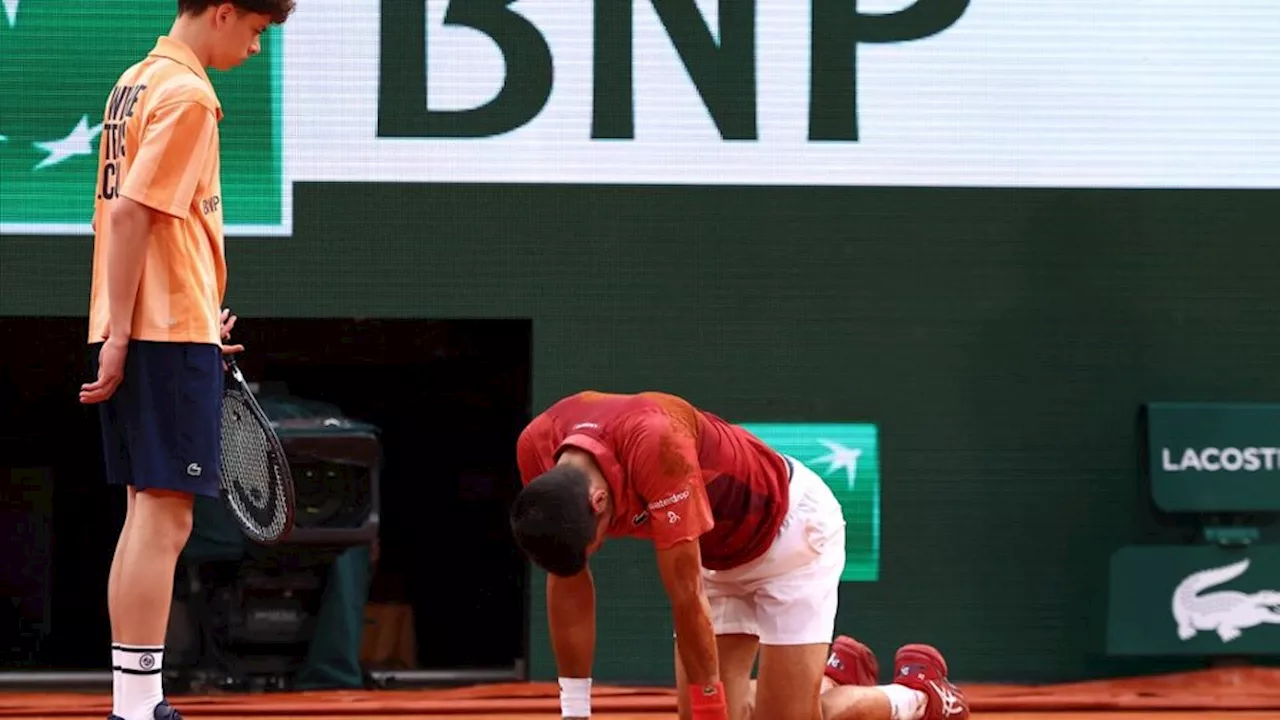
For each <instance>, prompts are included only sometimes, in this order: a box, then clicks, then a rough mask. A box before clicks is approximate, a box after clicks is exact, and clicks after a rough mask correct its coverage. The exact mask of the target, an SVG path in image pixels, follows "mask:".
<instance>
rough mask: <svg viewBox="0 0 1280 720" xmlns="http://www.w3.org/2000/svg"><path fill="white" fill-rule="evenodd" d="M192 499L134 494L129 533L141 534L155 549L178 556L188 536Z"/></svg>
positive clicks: (166, 494) (156, 493) (180, 495)
mask: <svg viewBox="0 0 1280 720" xmlns="http://www.w3.org/2000/svg"><path fill="white" fill-rule="evenodd" d="M193 503H194V498H193V497H192V496H191V495H188V494H185V493H176V492H169V491H155V490H147V491H145V492H140V493H138V497H137V500H136V506H135V511H134V517H133V518H132V524H133V528H132V529H131V530H130V532H131V533H141V534H142V535H143V536H144V537H145V540H143V542H146V543H149V544H151V545H152V546H153V547H156V548H157V549H161V548H163V549H167V550H169V551H171V552H174V553H178V552H181V551H182V547H183V546H184V545H186V544H187V538H188V537H190V536H191V523H192V508H193Z"/></svg>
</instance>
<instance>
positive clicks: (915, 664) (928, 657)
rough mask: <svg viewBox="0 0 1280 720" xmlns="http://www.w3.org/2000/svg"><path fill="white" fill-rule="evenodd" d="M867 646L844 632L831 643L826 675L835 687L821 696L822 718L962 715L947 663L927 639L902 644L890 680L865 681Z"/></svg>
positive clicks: (932, 719)
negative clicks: (863, 669)
mask: <svg viewBox="0 0 1280 720" xmlns="http://www.w3.org/2000/svg"><path fill="white" fill-rule="evenodd" d="M869 652H870V651H868V650H866V647H865V646H864V645H862V644H861V643H858V642H856V641H854V640H852V639H850V638H847V637H840V638H837V639H836V642H835V643H834V644H833V646H832V650H831V659H830V661H828V664H827V665H828V667H827V678H828V679H829V680H831V681H833V682H834V683H836V684H837V687H835V688H834V689H832V690H830V691H828V692H826V693H824V694H823V696H822V709H823V720H967V718H968V717H969V705H968V702H967V701H966V700H965V697H964V694H963V693H961V692H960V690H959V689H958V688H956V687H955V685H953V684H951V681H950V680H949V679H948V678H947V672H948V671H947V663H946V660H944V659H943V657H942V654H941V653H939V652H938V651H937V649H935V648H933V647H931V646H929V645H906V646H903V647H902V648H900V649H899V650H898V652H897V654H896V656H895V658H894V672H893V676H894V682H893V683H892V684H890V685H880V686H876V687H865V685H867V684H870V683H869V682H868V680H867V679H866V676H865V673H858V672H856V671H855V670H854V669H855V668H857V667H858V666H859V665H862V664H864V660H862V659H861V657H860V656H861V655H863V654H864V653H869Z"/></svg>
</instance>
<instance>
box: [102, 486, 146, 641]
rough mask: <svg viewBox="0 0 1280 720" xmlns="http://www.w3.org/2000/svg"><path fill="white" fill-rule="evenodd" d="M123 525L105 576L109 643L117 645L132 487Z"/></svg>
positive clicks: (131, 516)
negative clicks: (117, 622)
mask: <svg viewBox="0 0 1280 720" xmlns="http://www.w3.org/2000/svg"><path fill="white" fill-rule="evenodd" d="M126 493H127V494H126V496H125V511H124V525H122V526H121V528H120V536H119V537H118V538H116V550H115V554H114V555H112V556H111V573H110V574H109V575H108V576H107V616H108V617H109V618H110V619H111V625H112V633H111V642H113V643H117V642H119V641H120V638H118V637H116V635H115V630H114V628H115V623H116V620H115V617H116V607H117V606H118V605H119V600H118V599H117V598H118V597H119V594H120V567H121V565H123V562H122V561H123V559H124V554H125V547H126V546H127V545H128V544H129V529H130V527H131V526H132V525H131V523H130V522H129V521H130V520H131V519H132V518H133V512H134V511H133V506H134V501H135V500H134V499H135V498H136V497H137V494H138V491H137V490H136V489H134V488H133V487H132V486H129V487H128V488H126Z"/></svg>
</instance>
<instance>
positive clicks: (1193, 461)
mask: <svg viewBox="0 0 1280 720" xmlns="http://www.w3.org/2000/svg"><path fill="white" fill-rule="evenodd" d="M1188 468H1191V469H1193V470H1201V469H1203V468H1201V467H1200V457H1199V456H1198V455H1196V451H1195V450H1192V449H1191V448H1187V451H1186V452H1184V453H1182V469H1183V470H1186V469H1188Z"/></svg>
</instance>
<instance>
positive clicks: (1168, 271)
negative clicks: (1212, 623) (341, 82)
mask: <svg viewBox="0 0 1280 720" xmlns="http://www.w3.org/2000/svg"><path fill="white" fill-rule="evenodd" d="M1273 201H1274V198H1273V197H1272V198H1270V199H1269V198H1268V195H1267V194H1266V193H1243V192H1241V193H1231V192H1224V193H1208V192H1175V191H1142V192H1139V191H1074V190H1073V191H1054V190H1045V191H1011V190H1010V191H1006V190H947V189H874V188H818V189H814V188H736V187H735V188H686V187H677V188H657V187H608V188H603V187H580V186H462V185H454V186H439V185H376V186H367V185H366V186H347V185H299V186H297V188H296V190H295V213H296V218H295V234H294V237H293V238H290V239H266V240H245V239H232V240H231V241H230V251H229V252H230V257H231V262H232V287H231V291H230V297H229V302H230V304H231V305H232V306H233V307H234V308H235V310H236V311H237V312H238V313H239V314H240V315H242V316H247V317H253V316H266V315H273V316H384V317H434V318H448V317H530V318H532V319H533V320H534V342H535V349H534V383H535V398H534V405H535V409H541V408H542V407H544V406H546V405H547V404H549V403H551V402H552V401H554V400H555V399H557V398H559V397H561V396H562V395H564V394H567V393H570V392H573V391H576V390H580V389H583V388H605V389H611V390H618V391H634V390H640V389H646V388H659V389H663V390H667V391H671V392H675V393H679V394H683V395H685V396H686V397H688V398H689V399H691V400H692V401H694V402H695V403H698V404H701V405H704V406H706V407H707V408H709V409H712V410H714V411H716V412H718V413H720V414H722V415H725V416H727V417H729V418H731V419H735V420H741V421H799V420H806V421H871V422H875V423H878V424H879V425H880V427H881V443H882V448H881V458H882V473H883V483H884V495H883V498H882V512H883V516H882V531H883V546H882V552H883V555H882V557H883V568H882V580H881V581H880V582H878V583H875V584H858V585H848V586H846V588H845V590H844V592H843V593H842V596H841V600H842V610H841V614H840V620H839V625H840V629H841V630H842V631H845V632H851V633H854V634H856V635H858V636H859V637H861V638H863V639H864V640H866V641H868V642H869V643H871V644H872V646H873V647H875V648H876V649H877V650H878V651H879V652H880V654H881V662H882V664H887V663H889V662H890V658H891V656H892V652H893V649H894V648H895V647H896V646H897V645H898V644H901V643H905V642H912V641H927V642H933V643H936V644H938V645H939V646H940V647H941V648H942V649H943V650H944V651H945V652H947V653H948V655H949V658H950V660H951V664H952V666H953V668H954V674H955V675H956V676H957V677H959V678H961V679H966V680H1020V681H1037V680H1059V679H1063V680H1065V679H1074V678H1082V677H1091V676H1097V675H1103V674H1109V673H1113V672H1130V671H1138V670H1146V669H1154V668H1156V667H1158V666H1157V665H1155V664H1153V663H1137V662H1134V661H1128V662H1121V661H1111V660H1107V659H1106V658H1105V657H1103V655H1102V649H1103V643H1104V639H1105V635H1104V631H1105V627H1104V620H1105V599H1106V594H1105V593H1106V578H1107V562H1108V558H1109V556H1110V554H1111V553H1112V551H1113V550H1115V549H1116V548H1117V547H1119V546H1121V545H1125V544H1130V543H1133V542H1137V541H1144V540H1170V539H1175V540H1176V539H1177V538H1178V537H1180V536H1181V535H1182V534H1185V533H1184V532H1183V531H1182V530H1180V529H1179V528H1178V527H1176V526H1174V525H1172V524H1171V523H1163V524H1161V523H1157V522H1156V521H1155V520H1153V519H1152V518H1151V517H1150V512H1149V503H1148V502H1147V501H1146V500H1145V498H1144V497H1143V495H1142V489H1141V487H1140V485H1139V484H1138V482H1137V478H1136V467H1137V465H1136V458H1137V452H1138V448H1137V445H1136V443H1135V438H1134V434H1133V429H1134V418H1135V413H1136V411H1137V408H1138V406H1139V404H1141V403H1142V402H1144V401H1147V400H1155V399H1165V400H1169V399H1178V400H1268V401H1276V400H1280V372H1277V371H1276V367H1275V366H1276V361H1277V359H1280V334H1278V333H1277V330H1280V319H1277V318H1280V315H1278V314H1277V312H1276V308H1277V306H1278V303H1280V289H1278V287H1280V286H1278V285H1277V283H1276V282H1275V280H1274V278H1273V275H1274V274H1275V272H1276V268H1277V267H1280V262H1277V261H1278V260H1280V249H1278V248H1277V246H1276V244H1275V235H1274V229H1275V227H1276V226H1277V223H1276V221H1277V220H1278V219H1280V217H1278V212H1277V211H1276V210H1274V209H1272V208H1271V206H1272V205H1274V202H1273ZM89 260H90V246H89V242H88V240H86V239H79V238H75V239H72V238H4V239H3V241H0V314H4V315H30V314H48V315H79V314H83V313H84V311H85V304H86V299H85V298H86V293H87V287H88V278H89V272H88V263H89ZM648 557H649V553H648V552H647V551H646V550H645V549H644V548H643V546H640V545H638V544H635V543H619V544H617V545H616V546H614V547H612V548H611V549H610V550H609V551H608V552H607V553H606V554H605V556H604V557H603V558H602V559H601V562H600V563H598V565H599V566H600V567H598V569H597V573H598V575H599V577H600V594H601V601H602V604H603V605H604V608H603V609H602V612H601V615H602V617H601V632H600V636H599V642H600V645H601V650H600V658H599V661H598V668H599V670H598V672H597V677H599V678H600V679H601V680H605V681H611V680H626V681H647V682H669V680H670V677H671V676H670V673H671V648H670V642H669V638H670V634H669V633H670V623H669V620H668V619H667V615H666V608H665V603H664V600H663V599H662V597H661V590H660V586H659V585H658V584H657V581H656V575H655V573H654V571H653V569H652V564H651V562H650V561H649V559H648ZM633 560H634V561H633ZM541 593H542V586H541V584H540V582H535V588H534V591H533V594H534V598H535V600H537V601H538V603H539V604H536V605H535V608H534V610H533V624H534V631H533V639H532V646H533V652H534V671H535V675H537V676H538V677H544V678H545V677H550V676H552V675H553V674H554V668H553V667H552V666H551V664H550V661H549V654H548V650H547V646H546V639H545V624H544V621H543V612H544V610H543V608H542V606H541V604H540V602H541V598H542V594H541ZM636 658H642V660H641V661H637V659H636Z"/></svg>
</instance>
